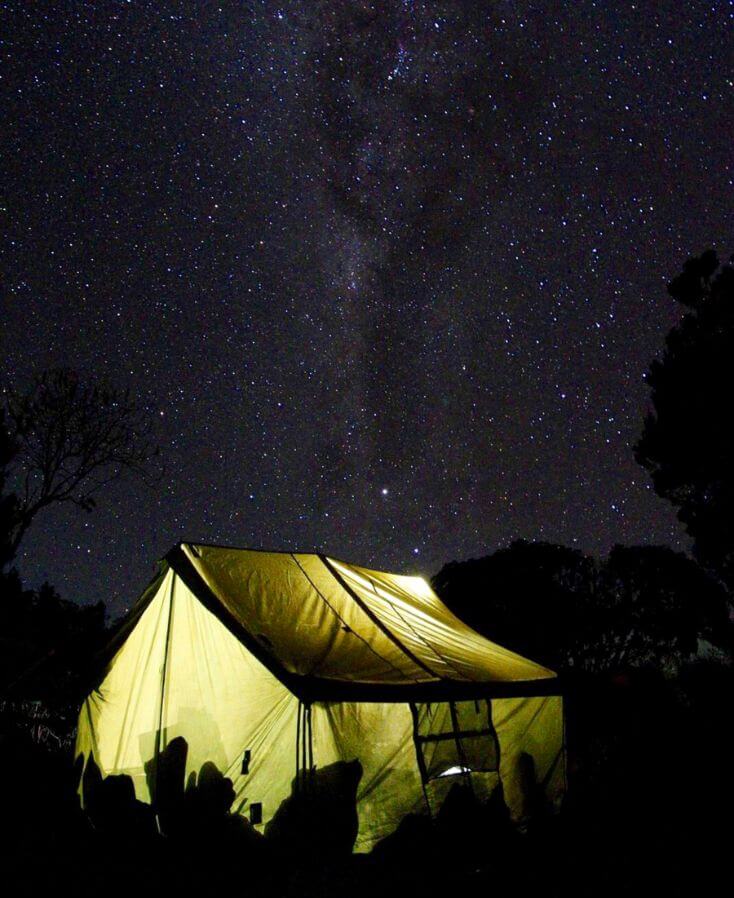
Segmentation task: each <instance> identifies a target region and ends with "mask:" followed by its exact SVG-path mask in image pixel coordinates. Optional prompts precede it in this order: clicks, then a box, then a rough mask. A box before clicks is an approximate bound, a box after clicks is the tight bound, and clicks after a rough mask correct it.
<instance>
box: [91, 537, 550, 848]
mask: <svg viewBox="0 0 734 898" xmlns="http://www.w3.org/2000/svg"><path fill="white" fill-rule="evenodd" d="M109 659H110V660H109V662H108V664H107V666H106V669H105V671H104V673H103V674H102V675H101V677H100V679H99V683H98V685H97V688H95V689H94V691H93V692H92V693H91V694H90V695H89V697H88V698H87V699H86V701H85V702H84V705H83V707H82V710H81V713H80V717H79V727H78V736H77V744H76V750H77V755H83V757H84V759H85V762H86V763H88V762H89V760H90V758H93V759H94V762H95V763H96V765H97V766H98V767H99V769H100V771H101V773H102V775H103V776H108V775H110V774H126V775H128V776H129V777H131V779H132V781H133V783H134V786H135V792H136V796H137V798H138V799H140V800H142V801H145V802H151V800H153V798H154V796H152V795H151V792H152V791H154V789H155V772H156V766H157V764H158V760H159V758H161V756H162V755H163V753H164V752H165V751H166V747H167V746H168V745H170V743H171V742H172V740H174V739H176V738H177V737H183V739H185V741H186V761H185V763H186V778H187V781H188V782H189V783H191V782H195V780H196V777H197V775H199V772H200V771H201V769H202V767H203V766H204V765H205V764H206V763H207V762H211V763H213V764H214V765H216V767H217V768H218V770H219V771H221V773H222V774H224V775H225V776H226V777H227V778H229V779H230V780H231V781H232V784H233V787H234V792H235V796H236V797H235V800H234V802H233V804H232V810H233V811H235V812H237V813H239V814H241V815H243V816H244V817H246V818H248V819H249V820H250V821H251V822H252V823H253V824H254V825H255V827H256V829H258V830H259V831H261V832H265V834H266V835H268V834H269V833H268V831H269V829H270V828H271V827H273V826H275V825H277V817H278V813H279V810H280V809H281V808H282V807H284V806H285V804H287V801H288V800H289V796H291V795H292V794H293V792H294V790H295V789H297V788H298V784H299V783H301V782H305V781H307V780H308V778H309V777H315V778H316V779H318V776H319V771H324V770H327V771H329V770H331V771H334V770H338V769H339V767H340V766H344V767H346V768H349V769H350V770H351V771H353V772H354V771H356V777H355V784H356V814H357V818H358V834H357V839H356V844H355V849H356V850H357V851H368V850H370V849H371V847H372V846H373V845H374V844H375V843H376V842H378V841H379V840H380V839H382V838H383V837H384V836H386V835H388V834H389V833H391V832H393V831H394V830H395V829H396V827H397V826H398V824H399V822H400V820H401V819H402V818H403V817H404V816H405V815H406V814H408V813H421V812H427V813H435V812H436V810H437V809H438V807H439V806H440V804H441V802H442V801H443V799H444V798H445V796H446V794H447V792H448V790H449V788H450V786H451V785H452V784H453V783H455V782H470V783H471V785H472V787H473V788H474V790H475V792H476V793H477V794H478V795H479V796H480V797H484V796H487V795H489V794H490V793H491V791H492V789H493V788H494V787H495V786H496V785H497V784H498V782H500V781H501V783H502V787H503V790H504V797H505V801H506V802H507V804H508V806H509V808H510V810H511V812H512V814H513V816H514V817H515V818H516V819H517V818H521V817H522V816H523V815H524V813H525V811H526V802H527V798H528V795H527V792H528V772H530V776H531V779H532V780H534V782H535V784H536V785H535V787H534V790H535V796H536V800H537V794H538V791H537V790H538V789H540V790H542V791H543V792H544V795H545V799H546V800H547V802H548V804H549V805H554V804H557V803H558V801H559V800H560V797H561V794H562V790H563V788H564V777H565V757H564V744H563V710H562V700H561V697H560V695H558V694H557V693H558V687H557V684H556V683H555V674H554V673H553V672H552V671H550V670H547V669H546V668H543V667H541V666H540V665H538V664H535V663H534V662H532V661H529V660H527V659H526V658H523V657H521V656H519V655H517V654H515V653H513V652H511V651H508V650H507V649H504V648H501V647H500V646H498V645H495V644H494V643H492V642H489V641H488V640H486V639H484V638H483V637H481V636H479V635H478V634H477V633H476V632H474V631H473V630H471V629H470V628H469V627H467V626H466V625H465V624H463V623H462V622H461V621H460V620H459V619H458V618H457V617H455V616H454V615H453V614H452V613H451V612H450V611H449V610H448V609H447V608H446V607H445V605H443V604H442V603H441V601H440V600H439V599H438V598H437V596H436V595H435V594H434V593H433V591H432V590H431V588H430V586H429V585H428V583H427V582H426V581H425V580H424V579H422V578H420V577H408V576H399V575H396V574H386V573H381V572H377V571H371V570H366V569H364V568H361V567H357V566H355V565H352V564H346V563H344V562H341V561H337V560H335V559H333V558H329V557H326V556H323V555H317V554H296V553H285V552H283V553H279V552H260V551H251V550H245V549H231V548H222V547H215V546H207V545H199V544H193V543H183V544H180V545H179V546H177V547H176V548H175V549H173V550H172V551H171V552H170V553H169V554H168V556H166V558H165V559H164V560H163V561H162V562H161V563H160V566H159V571H158V574H157V576H156V577H155V578H154V579H153V581H152V582H151V584H150V585H149V587H148V588H147V590H146V591H145V592H144V594H143V595H142V596H141V598H140V599H139V601H138V602H137V604H136V605H135V607H134V608H133V609H132V611H131V613H130V616H129V617H128V619H127V621H126V623H125V624H124V626H123V627H122V629H121V630H120V631H119V632H118V634H117V636H116V638H115V640H114V643H113V645H112V646H111V647H110V654H109ZM554 693H555V694H554ZM180 741H181V740H180V739H179V744H180ZM355 762H358V764H355Z"/></svg>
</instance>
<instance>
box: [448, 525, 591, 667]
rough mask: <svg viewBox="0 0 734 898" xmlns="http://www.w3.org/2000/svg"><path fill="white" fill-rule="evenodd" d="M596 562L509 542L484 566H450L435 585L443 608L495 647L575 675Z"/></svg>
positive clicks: (562, 550)
mask: <svg viewBox="0 0 734 898" xmlns="http://www.w3.org/2000/svg"><path fill="white" fill-rule="evenodd" d="M596 580H597V578H596V574H595V562H594V560H593V559H591V558H589V557H587V556H585V555H584V554H583V553H582V552H579V551H578V550H576V549H569V548H566V547H565V546H557V545H552V544H551V543H529V542H526V541H525V540H518V541H517V542H514V543H513V544H512V545H511V546H510V547H509V548H505V549H499V550H498V551H497V552H495V553H494V554H492V555H489V556H487V557H485V558H479V559H472V560H470V561H464V562H456V561H453V562H451V563H449V564H447V565H445V566H444V567H443V568H442V569H441V570H440V571H439V573H438V574H437V575H436V577H434V579H433V586H434V588H435V590H436V592H437V593H438V595H439V596H440V597H441V598H442V599H443V601H444V602H446V604H447V605H448V606H449V607H450V608H451V609H452V610H453V611H454V612H455V613H456V614H457V615H458V616H459V617H461V618H462V619H463V620H465V621H466V622H467V623H468V624H469V625H470V626H472V627H474V629H476V630H478V631H479V632H480V633H482V634H484V635H485V636H487V637H488V638H489V639H492V640H494V641H496V642H498V643H500V645H505V646H507V647H508V648H512V649H514V650H515V651H517V652H519V653H520V654H522V655H526V656H528V657H529V658H532V659H534V660H536V661H539V662H541V663H544V664H547V665H548V666H550V667H552V668H554V669H568V668H570V667H577V666H579V665H580V664H581V663H582V659H583V657H584V656H585V654H586V652H587V644H588V642H589V640H590V639H591V638H592V634H591V633H589V634H587V633H586V632H585V629H586V626H587V621H588V616H589V615H588V609H589V608H591V607H592V606H593V602H594V595H593V594H594V590H595V588H596Z"/></svg>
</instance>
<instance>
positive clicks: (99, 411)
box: [4, 368, 158, 554]
mask: <svg viewBox="0 0 734 898" xmlns="http://www.w3.org/2000/svg"><path fill="white" fill-rule="evenodd" d="M4 394H5V418H4V420H5V422H6V423H5V426H6V429H7V431H8V433H9V438H10V439H11V441H12V443H13V446H14V452H13V453H12V457H11V458H10V460H9V462H8V469H9V470H10V472H11V474H15V476H16V477H17V478H18V479H19V480H20V483H21V484H22V485H21V487H20V489H19V493H20V495H19V496H17V497H16V504H15V512H14V520H13V523H12V526H11V533H10V546H11V549H12V552H13V554H14V553H15V552H17V550H18V547H19V546H20V543H21V540H22V539H23V537H24V536H25V534H26V532H27V531H28V528H29V527H30V526H31V523H32V521H33V519H34V518H35V517H36V515H37V514H38V512H39V511H41V510H42V509H43V508H46V507H47V506H49V505H52V504H55V503H63V502H71V503H73V504H74V505H77V506H78V507H79V508H83V509H85V510H86V511H91V509H92V508H94V506H95V501H94V498H93V497H94V495H95V494H96V493H98V492H99V490H100V489H102V488H103V487H104V486H106V485H108V484H109V483H112V482H113V481H115V480H118V479H119V478H120V477H122V476H123V475H125V474H126V473H129V472H132V473H136V474H143V475H145V474H146V473H147V472H149V470H150V462H151V461H152V460H153V459H154V458H156V457H157V456H158V449H157V448H156V447H155V445H154V442H153V439H152V421H151V417H150V415H149V414H148V413H147V412H146V411H145V410H144V409H142V408H141V407H140V406H138V404H137V403H136V402H135V401H134V400H133V399H132V397H131V395H130V391H129V390H117V389H115V388H113V387H110V386H108V385H106V384H88V383H84V382H82V381H80V379H79V377H78V375H77V374H76V373H75V372H73V371H71V370H69V369H66V368H55V369H51V370H49V371H46V372H44V373H43V374H41V375H39V376H38V377H37V378H36V379H35V380H34V381H33V383H32V385H31V387H30V389H28V390H27V391H26V392H22V393H21V392H18V391H17V390H15V389H12V388H8V389H6V390H5V391H4Z"/></svg>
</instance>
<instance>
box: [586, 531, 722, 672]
mask: <svg viewBox="0 0 734 898" xmlns="http://www.w3.org/2000/svg"><path fill="white" fill-rule="evenodd" d="M599 574H600V576H599V586H598V589H597V595H598V596H599V598H600V600H601V605H602V611H601V615H600V622H601V623H602V626H601V627H600V628H599V632H598V634H597V637H596V647H595V651H594V655H595V656H596V657H597V658H600V659H603V660H604V663H605V665H606V666H608V667H612V668H615V667H622V666H624V665H626V664H629V663H631V664H633V665H639V664H644V663H651V664H658V665H659V664H661V663H665V662H668V663H671V664H673V665H676V664H679V663H680V662H681V661H683V660H685V659H686V658H689V657H690V656H692V655H694V654H695V653H696V651H697V649H698V640H699V639H707V640H709V641H710V642H712V643H714V644H716V645H719V646H722V647H724V646H726V645H727V644H728V638H729V615H728V605H727V595H726V592H725V590H724V589H723V587H722V586H721V584H720V583H719V582H718V581H716V580H714V579H712V578H711V577H710V576H709V575H708V574H707V573H706V571H704V569H703V568H702V567H701V566H700V565H698V564H696V562H695V561H693V560H692V559H691V558H689V557H687V556H686V555H684V554H683V553H682V552H675V551H673V550H672V549H670V548H668V547H667V546H614V548H613V549H612V551H611V552H610V553H609V557H608V558H607V559H606V561H605V562H604V563H603V564H602V565H601V567H600V569H599Z"/></svg>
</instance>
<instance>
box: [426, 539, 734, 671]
mask: <svg viewBox="0 0 734 898" xmlns="http://www.w3.org/2000/svg"><path fill="white" fill-rule="evenodd" d="M433 585H434V588H435V589H436V591H437V593H438V594H439V596H440V597H441V598H442V599H443V601H444V602H446V604H447V605H448V606H449V607H450V608H451V609H452V610H453V611H454V612H455V613H456V614H458V615H459V617H461V618H463V619H464V620H465V621H466V622H467V623H468V624H470V625H471V626H472V627H474V628H475V629H476V630H478V631H479V632H480V633H482V634H483V635H485V636H487V637H488V638H489V639H492V640H495V641H496V642H498V643H500V644H501V645H506V646H507V647H508V648H512V649H514V650H515V651H517V652H519V653H520V654H523V655H527V656H528V657H530V658H532V659H533V660H536V661H539V662H541V663H544V664H547V665H548V666H549V667H551V668H553V669H554V670H558V671H566V672H568V671H573V670H583V671H586V672H594V671H602V670H616V669H619V668H623V667H630V666H632V667H635V666H640V665H644V664H648V663H653V664H656V665H659V664H671V665H677V664H679V663H680V662H682V661H684V660H686V659H687V658H688V657H690V656H691V655H693V654H694V653H695V652H696V650H697V648H698V640H699V639H700V638H704V639H708V640H710V641H711V642H713V643H714V644H716V645H718V646H721V647H722V648H726V647H728V645H729V639H730V627H729V620H728V607H727V595H726V591H725V590H724V588H723V587H722V586H721V584H720V583H718V582H717V581H716V580H714V579H712V578H711V577H710V576H709V575H708V574H707V573H706V572H705V571H704V570H703V569H702V568H701V567H700V566H699V565H698V564H696V562H695V561H693V560H692V559H691V558H688V557H686V556H685V555H683V554H682V553H680V552H674V551H673V550H672V549H669V548H667V547H663V546H631V547H627V546H615V547H614V548H613V549H612V551H611V552H610V553H609V556H608V557H607V558H605V559H600V560H597V559H594V558H591V557H589V556H587V555H584V554H583V553H582V552H580V551H578V550H576V549H569V548H567V547H564V546H556V545H552V544H550V543H529V542H525V541H524V540H519V541H517V542H515V543H513V544H512V545H511V546H509V547H508V548H505V549H500V550H498V551H497V552H495V553H494V554H492V555H489V556H487V557H485V558H480V559H472V560H470V561H465V562H451V563H450V564H448V565H445V566H444V567H443V568H442V569H441V571H439V573H438V574H437V575H436V577H435V578H434V580H433Z"/></svg>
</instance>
